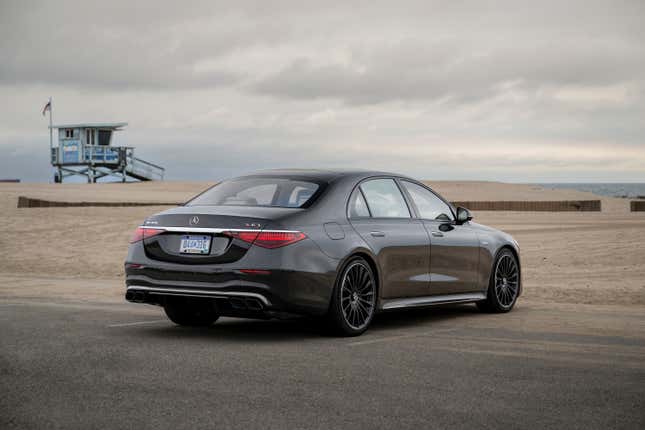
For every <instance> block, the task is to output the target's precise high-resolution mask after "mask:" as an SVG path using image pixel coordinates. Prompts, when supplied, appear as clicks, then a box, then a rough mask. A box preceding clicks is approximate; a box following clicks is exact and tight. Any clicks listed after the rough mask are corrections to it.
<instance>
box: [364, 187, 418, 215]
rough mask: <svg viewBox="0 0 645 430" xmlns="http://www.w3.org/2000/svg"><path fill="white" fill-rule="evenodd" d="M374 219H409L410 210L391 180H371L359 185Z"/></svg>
mask: <svg viewBox="0 0 645 430" xmlns="http://www.w3.org/2000/svg"><path fill="white" fill-rule="evenodd" d="M361 190H363V194H365V199H366V200H367V205H368V206H369V210H370V212H371V213H372V216H373V217H374V218H410V210H409V209H408V205H407V204H406V203H405V199H404V198H403V195H402V194H401V191H400V190H399V187H398V186H397V185H396V183H395V182H394V180H393V179H372V180H369V181H365V182H363V183H362V184H361Z"/></svg>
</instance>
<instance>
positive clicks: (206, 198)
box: [186, 177, 324, 208]
mask: <svg viewBox="0 0 645 430" xmlns="http://www.w3.org/2000/svg"><path fill="white" fill-rule="evenodd" d="M323 186H324V184H321V183H316V182H310V181H305V180H294V179H292V178H279V177H242V178H237V179H231V180H229V181H224V182H221V183H219V184H217V185H216V186H214V187H213V188H211V189H209V190H208V191H206V192H204V193H203V194H200V195H199V196H197V197H195V198H194V199H193V200H191V201H189V202H188V203H187V204H186V206H271V207H284V208H300V207H305V206H307V205H309V204H311V203H313V200H314V199H315V198H316V197H317V196H318V195H319V194H320V192H321V191H322V188H323Z"/></svg>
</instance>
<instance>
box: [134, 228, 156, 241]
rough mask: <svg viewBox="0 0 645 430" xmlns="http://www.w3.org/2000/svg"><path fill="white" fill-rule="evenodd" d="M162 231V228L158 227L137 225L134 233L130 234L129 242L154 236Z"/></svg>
mask: <svg viewBox="0 0 645 430" xmlns="http://www.w3.org/2000/svg"><path fill="white" fill-rule="evenodd" d="M163 232H164V231H163V230H161V229H158V228H145V227H137V229H136V230H135V231H134V234H133V235H132V238H131V239H130V243H135V242H138V241H140V240H143V239H147V238H149V237H152V236H156V235H158V234H161V233H163Z"/></svg>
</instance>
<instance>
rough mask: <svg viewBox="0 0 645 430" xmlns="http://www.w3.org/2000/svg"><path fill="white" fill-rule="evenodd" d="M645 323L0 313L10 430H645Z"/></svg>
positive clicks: (137, 310) (558, 318)
mask: <svg viewBox="0 0 645 430" xmlns="http://www.w3.org/2000/svg"><path fill="white" fill-rule="evenodd" d="M644 320H645V316H644V315H642V314H641V313H639V312H636V311H635V312H620V313H616V312H614V311H612V310H611V309H610V310H602V309H601V310H597V309H594V310H589V309H586V308H585V309H582V310H580V309H573V310H572V309H564V308H553V309H552V308H550V307H548V306H543V305H540V306H535V305H531V304H523V303H521V302H520V304H519V305H518V307H517V308H516V309H515V310H514V311H513V312H511V313H510V314H506V315H487V314H481V313H479V312H478V311H477V310H476V309H475V307H474V306H472V305H464V306H457V307H451V308H442V309H428V310H421V311H414V312H400V313H395V314H385V315H380V316H379V317H378V318H377V319H376V321H375V322H374V326H373V327H372V328H371V329H370V330H369V331H368V332H367V333H366V334H365V335H363V336H361V337H357V338H336V337H331V336H329V335H328V334H326V332H325V330H324V328H323V327H321V325H320V323H319V322H318V321H315V320H307V319H302V320H300V319H298V320H289V321H255V320H241V319H229V318H225V319H221V320H220V321H218V322H217V323H216V324H215V325H214V326H213V327H210V328H201V329H199V328H186V327H178V326H175V325H173V324H172V323H171V322H169V321H168V320H166V319H165V316H164V315H163V312H162V310H161V309H160V308H156V307H152V306H147V305H136V304H128V303H113V302H100V301H97V302H74V301H63V300H58V301H57V300H42V299H33V298H32V299H29V298H4V299H0V386H1V387H2V389H1V390H0V428H3V429H8V428H20V429H24V428H39V429H42V428H83V429H87V428H155V429H160V428H191V429H199V428H216V429H222V428H262V429H267V428H275V429H292V428H324V429H336V428H355V429H356V428H372V429H373V428H388V429H392V428H396V429H402V428H417V429H419V428H495V429H498V428H567V429H575V428H585V429H589V428H634V429H637V428H640V429H643V428H645V334H644V333H643V331H642V328H643V326H644Z"/></svg>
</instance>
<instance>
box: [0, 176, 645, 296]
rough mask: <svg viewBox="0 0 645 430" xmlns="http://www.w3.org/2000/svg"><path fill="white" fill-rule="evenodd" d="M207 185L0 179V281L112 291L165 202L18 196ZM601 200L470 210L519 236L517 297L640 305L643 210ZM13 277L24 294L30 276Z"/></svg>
mask: <svg viewBox="0 0 645 430" xmlns="http://www.w3.org/2000/svg"><path fill="white" fill-rule="evenodd" d="M430 183H431V184H432V185H433V187H434V188H435V189H436V190H437V191H439V192H441V193H442V194H444V195H445V196H446V197H447V198H449V199H451V200H522V199H524V200H573V199H597V198H598V197H597V196H594V195H592V194H589V193H582V192H577V191H573V190H545V189H543V188H541V187H537V186H532V185H517V184H500V183H494V182H430ZM209 185H210V184H209V183H205V182H152V183H136V184H92V185H86V184H65V185H56V184H0V216H1V217H2V220H3V222H2V224H1V225H0V279H3V283H5V288H7V285H6V283H7V282H8V281H9V280H12V281H11V282H12V283H14V284H15V283H16V282H17V281H16V280H18V279H23V280H25V279H30V278H47V279H48V280H49V281H50V282H48V283H47V285H50V286H51V289H52V290H53V289H55V288H59V289H65V288H67V289H69V288H72V287H71V285H74V287H73V288H75V289H74V291H75V292H77V291H78V290H79V288H80V287H79V285H82V284H83V281H84V280H87V282H86V284H87V286H88V288H89V287H91V286H92V285H96V284H97V281H96V280H101V281H100V283H101V285H110V286H112V287H111V288H104V289H101V291H108V292H109V294H110V295H112V296H114V297H118V296H119V295H120V294H121V291H122V290H121V288H122V278H123V267H122V265H123V259H124V258H125V255H126V249H127V244H128V239H129V238H130V235H131V233H132V231H133V230H134V228H135V227H136V226H137V225H139V223H140V222H141V221H142V220H143V219H144V218H145V217H146V216H148V215H149V214H151V213H154V212H156V211H159V210H162V209H164V207H134V208H94V207H85V208H28V209H17V208H16V202H17V198H18V196H19V195H27V196H30V197H35V198H43V199H51V200H61V201H150V202H165V201H167V202H177V201H184V200H187V199H188V198H190V197H191V196H192V195H194V194H196V193H198V192H200V191H201V190H203V189H205V188H207V187H208V186H209ZM602 201H603V211H602V212H587V213H538V212H535V213H529V212H478V213H475V218H476V219H475V221H478V222H481V223H483V224H488V225H491V226H494V227H497V228H501V229H503V230H505V231H507V232H509V233H511V234H513V235H514V236H515V238H516V239H517V240H518V241H519V243H520V246H521V248H522V261H523V266H524V282H525V296H524V300H532V301H540V302H547V303H588V304H612V303H618V304H622V305H645V246H644V245H643V244H645V213H630V212H628V202H627V200H624V199H611V198H602ZM66 279H69V280H70V281H69V282H66V281H65V280H66ZM18 284H20V285H22V288H24V289H25V294H27V292H28V290H29V288H30V285H31V283H29V282H26V281H25V282H22V283H18ZM38 285H42V283H39V284H38ZM67 285H69V286H67ZM81 291H82V289H81ZM52 292H53V291H52ZM95 293H96V292H93V293H92V294H95ZM61 294H62V291H61ZM101 294H103V293H101ZM90 296H91V294H90V293H89V292H88V297H90Z"/></svg>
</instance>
